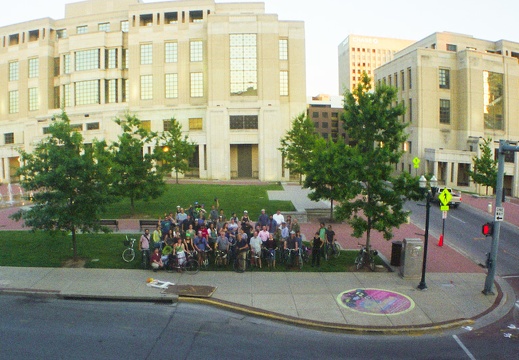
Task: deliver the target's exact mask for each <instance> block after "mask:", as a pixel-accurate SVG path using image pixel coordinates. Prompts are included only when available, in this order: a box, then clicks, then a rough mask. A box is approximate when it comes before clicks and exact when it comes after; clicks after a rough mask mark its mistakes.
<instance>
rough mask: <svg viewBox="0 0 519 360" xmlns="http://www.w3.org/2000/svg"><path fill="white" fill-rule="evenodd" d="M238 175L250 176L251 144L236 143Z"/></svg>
mask: <svg viewBox="0 0 519 360" xmlns="http://www.w3.org/2000/svg"><path fill="white" fill-rule="evenodd" d="M238 177H239V178H251V177H252V145H238Z"/></svg>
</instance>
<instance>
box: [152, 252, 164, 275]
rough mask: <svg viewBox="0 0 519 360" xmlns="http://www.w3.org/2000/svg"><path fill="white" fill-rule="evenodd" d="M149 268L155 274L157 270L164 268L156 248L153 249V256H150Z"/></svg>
mask: <svg viewBox="0 0 519 360" xmlns="http://www.w3.org/2000/svg"><path fill="white" fill-rule="evenodd" d="M151 267H152V268H153V272H157V271H158V270H161V269H163V268H164V264H163V263H162V259H161V256H160V253H159V249H158V248H155V250H153V254H152V255H151Z"/></svg>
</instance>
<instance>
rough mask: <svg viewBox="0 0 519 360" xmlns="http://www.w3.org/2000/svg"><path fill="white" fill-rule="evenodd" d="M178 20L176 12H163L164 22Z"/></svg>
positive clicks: (172, 22)
mask: <svg viewBox="0 0 519 360" xmlns="http://www.w3.org/2000/svg"><path fill="white" fill-rule="evenodd" d="M177 22H178V12H176V11H175V12H167V13H164V23H166V24H176V23H177Z"/></svg>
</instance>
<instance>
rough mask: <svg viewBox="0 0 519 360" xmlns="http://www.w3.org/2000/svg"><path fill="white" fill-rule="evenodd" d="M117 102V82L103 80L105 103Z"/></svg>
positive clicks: (114, 80)
mask: <svg viewBox="0 0 519 360" xmlns="http://www.w3.org/2000/svg"><path fill="white" fill-rule="evenodd" d="M116 102H117V80H116V79H112V80H105V103H107V104H113V103H116Z"/></svg>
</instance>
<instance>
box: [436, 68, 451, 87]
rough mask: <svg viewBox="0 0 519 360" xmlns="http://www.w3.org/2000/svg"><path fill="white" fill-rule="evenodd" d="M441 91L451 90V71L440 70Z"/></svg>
mask: <svg viewBox="0 0 519 360" xmlns="http://www.w3.org/2000/svg"><path fill="white" fill-rule="evenodd" d="M439 76H440V79H439V80H440V89H450V71H449V69H440V72H439Z"/></svg>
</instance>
